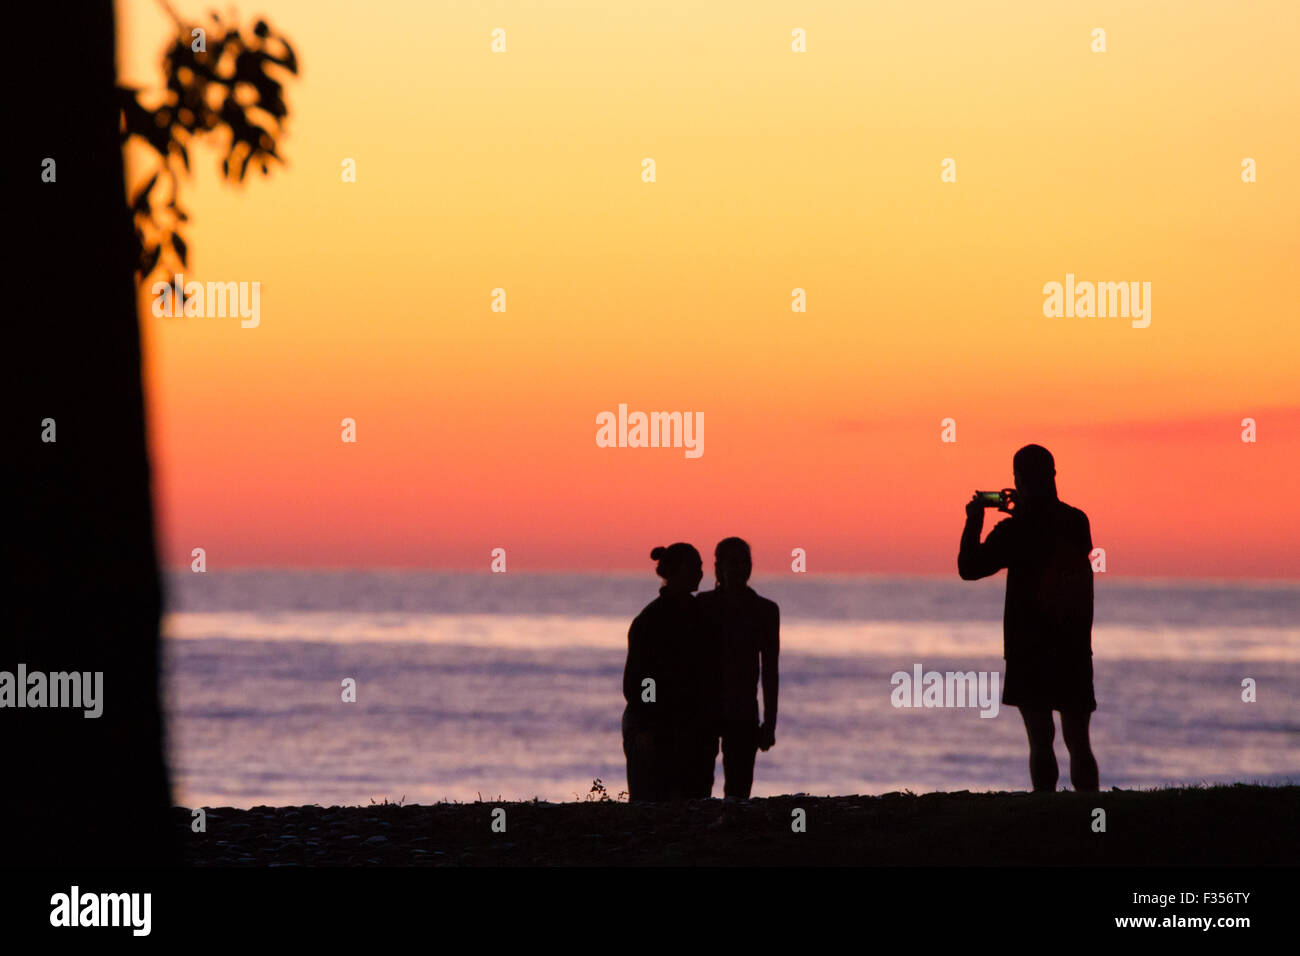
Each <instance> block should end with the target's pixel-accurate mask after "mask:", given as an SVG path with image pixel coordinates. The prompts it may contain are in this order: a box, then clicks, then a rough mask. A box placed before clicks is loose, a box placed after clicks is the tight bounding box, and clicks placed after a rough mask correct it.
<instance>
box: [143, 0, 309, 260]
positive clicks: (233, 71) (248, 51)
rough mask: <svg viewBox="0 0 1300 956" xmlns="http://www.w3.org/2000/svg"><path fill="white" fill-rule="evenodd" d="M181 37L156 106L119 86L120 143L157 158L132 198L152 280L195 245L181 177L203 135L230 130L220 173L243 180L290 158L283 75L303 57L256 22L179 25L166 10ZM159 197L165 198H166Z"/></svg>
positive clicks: (170, 54)
mask: <svg viewBox="0 0 1300 956" xmlns="http://www.w3.org/2000/svg"><path fill="white" fill-rule="evenodd" d="M168 13H171V15H172V19H173V21H174V22H175V24H176V30H177V35H176V38H175V40H174V41H173V42H172V45H171V46H170V47H169V48H168V49H167V52H166V53H165V54H164V55H163V75H164V77H165V79H166V92H165V94H164V95H163V97H162V102H161V103H160V105H158V106H157V107H155V108H154V109H150V108H149V107H148V106H145V105H144V103H143V102H141V96H142V94H143V95H145V96H146V97H147V96H148V94H147V93H144V91H141V90H138V89H133V88H130V87H119V88H118V89H119V92H120V94H121V98H122V141H123V143H124V144H125V143H126V142H127V141H128V140H129V139H130V138H131V137H133V136H134V137H136V138H137V139H138V140H139V141H141V142H144V143H146V144H148V145H149V147H150V148H151V149H152V150H153V151H154V153H156V154H157V156H158V171H157V172H156V173H154V175H153V176H152V177H151V178H150V179H149V180H148V182H146V183H145V184H144V186H142V187H141V188H140V190H139V191H138V192H137V193H136V194H135V196H134V197H132V199H131V213H132V216H133V217H134V220H135V237H136V243H137V246H138V250H137V251H138V261H139V264H138V266H137V267H136V273H137V275H138V277H139V279H140V280H141V281H144V280H147V279H148V278H149V276H150V275H152V274H153V272H154V270H155V269H158V268H160V267H162V268H169V267H174V266H176V265H177V264H179V265H181V266H185V265H188V256H189V247H188V245H187V244H186V242H185V240H184V238H183V237H182V236H181V234H180V225H181V224H182V223H184V222H188V221H189V216H188V215H187V214H186V212H185V210H184V209H183V208H181V206H180V204H179V203H178V202H177V193H178V191H179V189H178V187H179V183H180V172H181V171H184V172H186V173H188V172H189V170H190V147H191V146H192V145H193V144H194V143H195V141H196V140H197V139H198V138H199V137H202V136H205V135H213V136H215V135H218V134H222V133H226V134H228V135H229V141H228V143H227V144H226V148H225V155H224V156H222V159H221V175H222V177H223V178H225V179H226V180H228V181H230V182H232V183H241V182H243V180H244V177H245V176H246V175H247V173H248V169H249V167H250V166H252V165H256V166H257V167H258V168H260V169H261V171H262V175H264V176H265V175H267V174H268V173H269V172H270V170H271V163H273V162H280V163H283V162H284V160H283V159H282V158H281V156H280V153H279V151H278V149H277V146H276V140H277V138H278V137H279V136H280V134H281V133H282V132H283V130H284V123H285V120H286V118H287V117H288V115H289V107H288V105H287V104H286V103H285V98H284V86H283V84H282V83H281V82H280V80H279V79H277V73H279V71H284V72H286V73H290V74H295V75H296V74H297V72H298V57H297V54H295V53H294V51H293V47H292V46H290V45H289V41H288V40H286V39H285V38H284V37H283V36H281V35H279V34H277V33H275V32H273V31H272V30H271V28H270V27H269V26H268V25H267V23H266V21H265V20H258V21H257V22H256V23H255V24H254V25H253V29H252V31H251V32H249V33H243V32H241V31H240V30H239V28H238V27H236V26H233V25H229V24H226V23H224V22H223V21H222V20H221V18H220V17H218V16H217V14H215V13H212V14H210V16H211V18H212V26H210V27H203V28H201V27H198V26H196V25H194V24H191V23H186V22H184V21H182V20H181V19H180V18H179V17H177V16H176V14H175V13H173V12H172V11H171V9H170V8H168ZM160 194H161V195H160Z"/></svg>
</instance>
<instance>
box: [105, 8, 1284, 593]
mask: <svg viewBox="0 0 1300 956" xmlns="http://www.w3.org/2000/svg"><path fill="white" fill-rule="evenodd" d="M446 6H447V5H442V4H426V3H420V2H414V0H413V2H409V3H400V2H385V3H379V4H372V5H358V4H356V3H345V2H337V3H333V2H321V0H293V2H290V0H283V2H277V0H260V2H257V3H255V4H251V5H250V4H246V3H243V2H242V0H241V3H240V4H239V5H238V8H239V10H240V12H241V14H242V15H243V17H244V20H245V22H251V21H252V20H253V19H254V18H255V17H256V16H258V15H264V16H266V17H267V18H269V19H270V20H271V22H272V24H273V25H274V26H275V27H276V28H277V29H280V30H282V31H284V32H285V33H286V34H287V35H288V36H289V37H290V38H291V39H292V40H293V41H294V43H295V45H296V47H297V49H298V52H299V56H300V58H301V61H302V64H303V73H302V76H301V78H300V79H298V80H296V81H290V82H289V83H288V85H287V86H288V89H287V96H288V101H289V105H290V109H291V118H290V124H289V130H288V134H287V136H286V137H285V138H284V140H283V142H282V150H283V152H284V154H285V155H286V156H287V157H288V159H289V163H290V165H289V166H288V167H287V168H280V169H276V170H273V172H272V175H271V176H270V177H269V178H267V179H262V178H261V177H260V176H254V177H252V178H251V179H250V181H249V183H248V184H247V185H246V186H245V187H244V188H242V189H235V188H232V187H230V186H228V185H225V184H222V183H220V182H219V181H218V177H217V174H216V166H217V164H218V161H219V154H218V153H217V151H216V150H215V149H213V148H211V147H199V148H197V149H196V150H194V151H193V152H194V154H195V155H194V159H195V161H196V162H195V166H196V172H195V175H194V176H193V177H192V178H191V179H190V180H189V181H187V182H186V183H185V184H184V187H183V190H184V191H183V198H182V202H183V205H184V206H185V207H186V208H187V209H188V210H189V211H190V213H191V214H192V216H193V220H194V221H193V222H192V223H191V225H190V228H189V230H188V232H187V234H186V238H187V240H188V241H189V244H190V248H191V250H192V253H193V254H192V261H191V274H189V275H190V277H192V278H196V279H200V280H209V279H210V280H216V281H249V282H251V281H258V282H260V283H261V323H260V325H259V326H258V327H257V328H255V329H242V328H240V325H239V322H238V320H236V319H201V318H177V319H167V318H155V317H154V316H153V315H152V314H151V313H150V311H149V309H148V307H147V297H145V298H144V299H142V302H144V303H145V305H144V307H143V308H142V313H141V322H142V328H143V330H144V339H145V349H146V358H147V372H146V377H147V385H148V388H149V396H150V424H151V429H152V436H153V446H154V461H155V466H156V470H157V478H156V486H157V492H158V502H159V513H160V526H161V527H160V534H161V539H162V544H163V549H164V556H165V558H166V560H168V561H169V562H184V561H188V555H189V553H190V549H191V548H193V547H203V548H205V549H206V550H207V553H208V562H209V568H210V569H216V568H221V567H230V566H247V565H294V566H317V565H319V566H369V565H374V566H415V567H452V568H471V569H480V570H485V569H486V568H487V565H488V559H489V552H490V551H491V549H492V548H494V547H504V548H506V549H507V553H508V555H509V567H510V569H511V570H539V569H558V568H615V567H617V568H632V569H648V567H649V561H648V558H647V557H646V555H647V553H648V551H649V549H650V547H651V546H652V545H655V544H660V543H667V542H669V541H673V540H678V539H686V540H691V541H694V542H695V543H696V544H697V545H699V546H701V548H702V549H704V548H708V547H711V545H712V544H713V542H715V541H716V540H717V539H718V538H719V537H722V536H724V535H727V534H741V535H743V536H745V537H748V538H749V539H750V540H751V541H752V542H753V543H754V545H755V550H756V557H757V563H758V569H759V571H760V572H763V571H769V572H779V571H782V570H786V571H788V568H789V552H790V549H791V548H793V547H802V548H805V549H806V550H807V552H808V567H809V570H810V571H813V572H815V571H873V572H885V573H888V572H937V573H948V572H954V569H955V555H956V546H957V539H958V536H959V533H960V529H961V523H962V518H963V513H962V506H963V504H964V502H965V500H966V499H967V498H968V497H969V494H970V492H971V490H972V489H974V488H976V487H980V488H997V487H1001V486H1003V485H1008V484H1010V483H1011V475H1010V458H1011V454H1012V453H1013V452H1014V451H1015V449H1016V448H1017V447H1019V446H1020V445H1022V444H1025V443H1027V442H1030V441H1037V442H1040V443H1042V444H1045V445H1047V447H1049V448H1050V449H1052V451H1053V452H1054V453H1055V454H1056V457H1057V464H1058V469H1059V486H1060V491H1061V496H1062V497H1063V498H1064V499H1065V500H1067V501H1069V502H1071V503H1072V504H1075V505H1077V506H1079V507H1082V508H1083V509H1085V510H1086V511H1087V512H1088V513H1089V515H1090V517H1091V519H1092V527H1093V535H1094V539H1095V542H1096V543H1097V544H1098V545H1101V546H1104V547H1105V548H1106V549H1107V564H1108V571H1109V572H1110V573H1113V574H1117V575H1140V576H1164V575H1168V576H1197V577H1225V576H1226V577H1243V576H1247V577H1300V558H1297V550H1296V548H1295V546H1294V544H1293V539H1294V535H1295V530H1296V529H1297V528H1298V527H1300V502H1298V501H1297V497H1296V493H1295V486H1296V482H1295V480H1294V477H1293V476H1294V474H1295V473H1296V470H1297V466H1300V389H1298V388H1297V385H1296V382H1297V375H1296V372H1295V360H1296V356H1297V354H1298V353H1300V321H1298V320H1300V315H1297V301H1298V299H1297V294H1296V289H1297V285H1296V279H1297V276H1296V262H1297V258H1298V256H1300V237H1298V235H1297V223H1300V187H1298V186H1297V183H1298V182H1300V168H1298V166H1300V163H1298V157H1300V126H1298V125H1297V124H1296V122H1295V117H1296V116H1297V115H1300V62H1298V61H1297V58H1296V57H1295V56H1294V50H1295V49H1296V47H1297V45H1300V12H1297V7H1296V5H1295V4H1293V3H1290V2H1286V3H1282V2H1279V3H1260V4H1242V5H1235V6H1232V7H1230V8H1229V7H1226V6H1225V5H1223V4H1221V3H1198V2H1183V0H1180V2H1169V3H1144V4H1141V5H1140V7H1141V9H1140V10H1133V9H1129V7H1130V6H1131V5H1126V4H1094V5H1091V6H1090V7H1089V8H1088V9H1087V10H1085V11H1073V12H1066V11H1063V10H1061V9H1059V8H1058V5H1055V4H1042V3H1036V2H1025V3H1006V4H1001V5H998V7H997V9H992V10H991V9H987V7H988V5H972V4H968V3H965V2H957V0H950V2H944V3H929V4H927V3H917V4H902V5H895V8H893V9H888V10H879V9H874V8H872V9H868V7H869V6H870V5H863V4H857V3H851V2H840V3H828V4H823V5H819V8H818V9H817V10H816V11H815V12H812V13H809V12H806V11H803V10H800V9H798V8H797V7H793V8H792V7H790V5H788V4H784V3H767V2H747V3H744V4H718V5H706V6H708V9H700V6H701V5H698V4H693V3H686V2H681V3H668V2H665V3H658V4H648V5H638V6H637V8H636V10H632V9H629V8H626V5H619V4H607V3H596V2H588V3H571V4H570V3H556V4H547V5H544V6H541V5H533V4H519V3H516V4H512V3H500V4H492V3H486V4H482V5H477V6H475V7H473V8H470V7H469V6H468V5H455V6H453V7H452V8H451V9H446V8H445V7H446ZM176 7H177V9H178V10H179V11H180V12H181V13H182V15H185V16H188V17H193V18H197V17H198V16H200V15H201V14H203V13H204V12H205V11H206V10H207V9H208V7H207V6H206V5H203V4H192V3H187V2H185V0H178V2H177V3H176ZM362 11H364V12H362ZM119 17H120V19H121V29H122V37H121V40H120V47H121V59H122V74H123V77H124V79H125V80H126V81H128V82H132V83H135V84H138V85H158V84H159V83H160V76H161V74H160V70H159V65H158V62H159V59H160V56H161V52H162V49H163V47H164V46H165V44H166V41H167V39H168V26H167V21H166V20H165V19H164V18H163V17H162V15H161V14H160V13H159V10H158V7H157V5H156V4H154V3H152V2H147V0H119ZM498 26H499V27H504V28H505V29H506V37H507V52H506V53H504V54H493V53H492V52H491V50H490V42H491V37H490V32H491V30H492V29H493V28H494V27H498ZM795 27H801V28H803V29H805V30H806V31H807V37H808V40H807V46H808V52H806V53H803V54H796V53H793V52H791V49H790V44H791V36H790V34H791V30H792V29H794V28H795ZM1094 27H1102V28H1104V29H1105V30H1106V43H1107V51H1106V52H1105V53H1093V52H1091V50H1090V43H1091V42H1092V41H1091V31H1092V30H1093V28H1094ZM345 157H350V158H354V159H355V160H356V161H357V182H356V183H343V182H341V176H340V168H341V162H342V160H343V159H344V158H345ZM643 157H652V158H654V159H655V161H656V164H657V177H658V181H657V182H655V183H653V184H647V183H644V182H642V181H641V161H642V159H643ZM945 157H952V158H954V159H955V160H956V168H957V181H956V182H955V183H944V182H941V181H940V164H941V161H942V160H943V159H944V158H945ZM1243 157H1252V158H1254V159H1255V160H1256V161H1257V164H1258V182H1256V183H1253V184H1246V183H1243V182H1242V181H1241V176H1240V173H1241V162H1242V159H1243ZM133 165H134V169H133V175H135V176H140V175H145V174H147V173H145V171H144V166H142V165H141V164H139V163H135V164H133ZM1067 272H1071V273H1074V274H1075V275H1076V276H1077V277H1078V278H1079V279H1080V280H1085V279H1090V280H1099V281H1139V282H1144V281H1145V282H1150V283H1151V286H1152V321H1151V325H1150V327H1149V328H1145V329H1134V328H1132V327H1131V325H1130V322H1129V321H1128V320H1127V319H1123V318H1118V317H1116V318H1046V317H1044V315H1043V312H1042V306H1043V300H1044V295H1043V293H1042V287H1043V285H1044V283H1046V282H1049V281H1058V282H1063V281H1064V278H1065V274H1066V273H1067ZM497 287H501V288H504V289H505V290H506V293H507V303H508V309H507V311H506V312H505V313H495V312H492V311H491V310H490V301H491V300H490V296H491V292H492V290H493V289H494V288H497ZM796 287H800V288H803V289H806V290H807V296H808V311H807V312H806V313H795V312H792V311H791V309H790V301H791V290H792V289H794V288H796ZM620 402H626V403H628V404H629V406H630V407H631V408H632V409H633V410H637V409H640V410H645V411H651V410H682V411H702V412H703V413H704V418H705V453H704V455H703V456H702V457H701V458H698V459H693V460H692V459H688V458H686V457H685V456H684V455H683V453H682V451H681V450H680V449H628V448H622V449H608V448H605V449H602V448H598V447H596V444H595V433H596V425H595V417H596V415H597V413H599V412H601V411H605V410H615V409H617V406H618V404H619V403H620ZM345 417H351V418H354V419H355V420H356V421H357V429H358V441H357V442H356V443H355V444H345V443H343V442H342V441H341V440H340V431H341V429H340V421H341V419H343V418H345ZM947 417H951V418H953V419H955V420H956V422H957V441H956V443H951V444H950V443H943V442H941V441H940V422H941V420H942V419H944V418H947ZM1245 417H1252V418H1254V419H1256V421H1257V422H1258V441H1257V442H1256V443H1254V444H1247V443H1243V442H1242V441H1241V439H1240V435H1241V420H1242V419H1243V418H1245Z"/></svg>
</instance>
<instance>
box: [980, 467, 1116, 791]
mask: <svg viewBox="0 0 1300 956" xmlns="http://www.w3.org/2000/svg"><path fill="white" fill-rule="evenodd" d="M1012 470H1013V473H1014V475H1015V485H1016V490H1015V494H1014V496H1013V497H1012V499H1011V502H1012V504H1014V509H1013V510H1011V517H1009V518H1006V519H1004V520H1002V521H1000V522H998V523H997V524H996V525H995V526H994V528H993V530H992V531H990V532H989V534H988V537H987V538H985V539H984V541H983V543H981V542H980V532H981V531H982V529H983V525H984V509H985V504H984V502H983V501H982V499H981V498H980V496H979V495H978V494H977V495H975V496H973V497H972V498H971V500H970V501H969V502H967V504H966V526H965V528H964V529H963V530H962V535H961V548H960V550H959V552H958V555H957V573H958V574H959V575H961V578H962V580H964V581H974V580H977V579H979V578H985V577H988V576H989V575H991V574H995V573H996V572H998V571H1000V570H1001V569H1002V568H1006V569H1007V591H1006V601H1005V605H1004V610H1003V617H1002V633H1003V658H1004V659H1005V661H1006V675H1005V679H1004V681H1003V685H1002V702H1003V703H1004V704H1006V705H1008V706H1012V707H1018V708H1019V709H1020V716H1021V718H1022V719H1023V720H1024V724H1025V731H1026V733H1027V734H1028V736H1029V777H1030V780H1031V781H1032V783H1033V787H1034V790H1035V791H1043V790H1046V791H1053V790H1055V789H1056V781H1057V776H1058V772H1059V771H1058V769H1057V765H1056V753H1055V752H1054V751H1053V749H1052V742H1053V739H1054V737H1055V735H1056V726H1055V724H1054V723H1053V721H1052V711H1054V710H1056V711H1060V713H1061V736H1062V737H1064V738H1065V746H1066V749H1067V750H1068V751H1069V752H1070V782H1071V783H1073V784H1074V789H1075V790H1080V791H1092V790H1096V789H1097V788H1098V771H1097V759H1096V757H1094V756H1093V753H1092V745H1091V742H1090V741H1089V739H1088V723H1089V720H1090V719H1091V717H1092V712H1093V711H1095V710H1096V709H1097V698H1096V696H1095V694H1094V692H1093V683H1092V681H1093V672H1092V611H1093V582H1092V563H1091V558H1090V554H1091V551H1092V532H1091V529H1090V527H1089V524H1088V516H1087V515H1086V514H1084V513H1083V512H1082V511H1080V510H1079V509H1078V508H1072V507H1070V506H1069V505H1067V504H1066V503H1065V502H1063V501H1061V500H1060V499H1059V498H1058V497H1057V495H1056V462H1055V460H1054V459H1053V458H1052V453H1051V452H1049V451H1048V450H1047V449H1046V448H1044V447H1042V446H1041V445H1026V446H1025V447H1024V448H1021V449H1020V450H1019V451H1018V452H1016V454H1015V457H1014V458H1013V459H1012ZM1004 507H1005V506H1004Z"/></svg>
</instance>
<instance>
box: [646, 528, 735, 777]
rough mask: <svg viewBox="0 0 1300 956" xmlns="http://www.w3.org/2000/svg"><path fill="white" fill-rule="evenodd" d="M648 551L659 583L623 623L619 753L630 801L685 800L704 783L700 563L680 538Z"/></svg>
mask: <svg viewBox="0 0 1300 956" xmlns="http://www.w3.org/2000/svg"><path fill="white" fill-rule="evenodd" d="M650 557H651V558H652V559H653V560H655V561H656V562H658V563H657V564H656V566H655V571H656V573H657V574H658V575H659V577H661V578H662V579H663V582H664V583H663V586H662V587H661V588H660V589H659V596H658V597H657V598H655V599H654V600H653V601H651V602H650V603H649V604H647V605H646V606H645V608H644V609H643V610H642V611H641V613H640V614H638V615H637V616H636V619H635V620H634V621H633V622H632V626H631V627H630V628H628V632H627V663H626V665H625V666H624V668H623V698H624V699H625V700H626V701H627V706H626V708H624V711H623V753H624V755H625V756H626V757H627V788H628V799H629V800H630V801H632V802H642V801H659V800H676V799H684V798H690V797H693V796H696V795H698V793H699V790H700V788H701V786H703V783H702V780H701V773H700V767H701V765H702V763H703V759H702V756H701V751H702V746H701V744H700V740H701V739H702V738H703V737H704V733H703V732H702V731H701V730H700V724H701V720H702V717H701V710H702V699H703V691H704V690H705V688H706V686H707V684H708V679H707V676H704V675H701V674H700V673H698V670H697V668H696V667H695V666H693V665H694V664H695V663H696V662H695V660H694V658H695V657H696V656H697V655H698V653H699V649H700V646H701V641H702V638H703V628H702V627H701V624H700V613H699V607H698V606H697V605H696V600H695V598H694V597H693V595H692V592H694V591H695V590H697V589H698V588H699V586H700V579H701V578H703V576H704V570H703V562H702V561H701V560H700V552H699V551H697V550H696V549H695V547H694V546H693V545H690V544H687V543H685V542H684V541H679V542H677V543H676V544H672V545H669V546H668V547H666V548H655V549H654V550H653V551H651V552H650ZM715 746H716V744H715ZM712 763H713V757H712V755H711V756H710V758H709V776H708V781H707V786H706V788H705V789H704V793H703V796H705V797H707V796H709V792H710V791H711V790H712V789H713V773H712Z"/></svg>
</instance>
